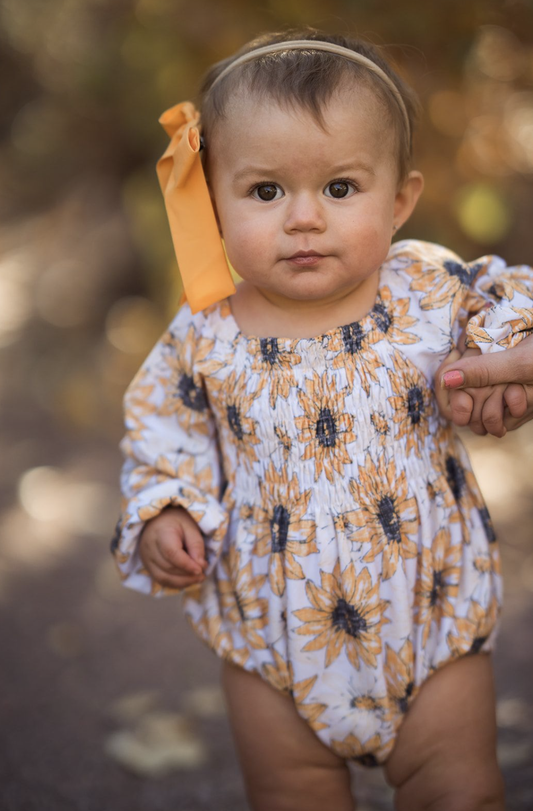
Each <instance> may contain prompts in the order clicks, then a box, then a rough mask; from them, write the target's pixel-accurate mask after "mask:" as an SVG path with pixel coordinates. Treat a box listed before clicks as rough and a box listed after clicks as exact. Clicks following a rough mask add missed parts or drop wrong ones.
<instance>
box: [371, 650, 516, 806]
mask: <svg viewBox="0 0 533 811" xmlns="http://www.w3.org/2000/svg"><path fill="white" fill-rule="evenodd" d="M385 775H386V777H387V780H388V781H389V782H390V783H391V785H392V786H394V788H395V789H396V796H395V802H396V808H397V811H423V809H430V808H431V810H432V811H482V809H483V811H504V808H505V804H504V788H503V778H502V775H501V772H500V769H499V767H498V763H497V760H496V714H495V696H494V683H493V676H492V661H491V657H490V655H488V654H483V653H482V654H477V655H473V656H465V657H463V658H461V659H458V660H456V661H454V662H451V663H450V664H447V665H445V666H444V667H443V668H442V669H441V670H438V671H437V672H436V673H434V674H433V675H432V676H430V678H429V679H428V680H427V682H425V684H423V685H422V687H421V689H420V692H419V693H418V695H417V697H416V698H415V700H414V701H413V703H412V705H411V707H410V709H409V711H408V713H407V715H406V717H405V720H404V721H403V724H402V726H401V727H400V730H399V733H398V737H397V740H396V745H395V747H394V749H393V752H392V754H391V756H390V757H389V759H388V761H387V763H386V765H385Z"/></svg>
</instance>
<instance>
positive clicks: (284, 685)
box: [261, 648, 327, 732]
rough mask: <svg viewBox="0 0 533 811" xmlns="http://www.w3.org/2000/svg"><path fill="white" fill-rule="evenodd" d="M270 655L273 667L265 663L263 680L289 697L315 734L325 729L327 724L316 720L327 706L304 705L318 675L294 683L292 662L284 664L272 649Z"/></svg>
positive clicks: (281, 658)
mask: <svg viewBox="0 0 533 811" xmlns="http://www.w3.org/2000/svg"><path fill="white" fill-rule="evenodd" d="M272 654H273V656H274V661H275V665H271V664H268V663H267V664H264V665H263V666H262V668H261V670H262V672H263V675H264V677H265V679H266V680H267V681H268V682H269V683H270V684H271V685H272V686H273V687H275V688H276V690H279V691H280V692H281V693H287V694H288V695H290V696H291V698H292V699H293V701H294V703H295V704H296V706H297V708H298V713H299V714H300V715H302V716H303V717H304V718H305V720H306V721H307V723H308V724H309V725H310V726H311V727H312V728H313V729H314V730H315V732H318V731H319V730H320V729H326V728H327V724H324V723H322V721H319V720H318V719H319V717H320V716H321V715H322V713H323V712H324V710H326V709H327V705H326V704H320V703H318V702H317V703H313V704H305V703H304V701H305V699H306V698H307V696H308V695H309V693H310V692H311V690H312V689H313V686H314V685H315V683H316V680H317V679H318V675H315V676H311V677H310V678H308V679H303V680H302V681H298V682H295V681H294V670H293V666H292V662H286V661H285V659H284V658H283V656H281V655H280V654H279V653H278V652H277V650H275V649H274V648H273V649H272Z"/></svg>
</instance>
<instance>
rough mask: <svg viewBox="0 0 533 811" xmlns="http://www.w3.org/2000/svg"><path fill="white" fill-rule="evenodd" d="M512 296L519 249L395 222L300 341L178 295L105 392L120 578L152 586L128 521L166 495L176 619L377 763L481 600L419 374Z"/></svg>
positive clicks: (487, 571) (528, 302)
mask: <svg viewBox="0 0 533 811" xmlns="http://www.w3.org/2000/svg"><path fill="white" fill-rule="evenodd" d="M532 313H533V270H532V269H531V268H529V267H526V266H520V267H514V268H509V267H507V266H506V265H505V263H504V262H503V260H501V259H500V258H498V257H493V256H487V257H482V258H481V259H479V260H476V261H475V262H470V263H465V262H463V261H462V260H461V259H460V258H459V257H458V256H457V255H456V254H454V253H453V252H451V251H449V250H448V249H446V248H443V247H441V246H439V245H433V244H430V243H425V242H419V241H415V240H404V241H402V242H398V243H396V244H394V245H393V246H392V247H391V250H390V253H389V255H388V257H387V259H386V261H385V262H384V264H383V265H382V267H381V268H380V270H379V287H378V295H377V298H376V301H375V303H374V306H373V308H372V310H371V311H370V312H369V313H368V314H367V315H366V316H364V317H363V318H362V319H360V320H359V321H356V322H352V323H349V324H345V325H341V326H339V327H336V328H334V329H332V330H330V331H328V332H327V333H325V334H323V335H319V336H317V337H315V338H309V339H307V338H306V339H294V338H281V337H271V338H266V337H258V336H250V335H244V334H243V333H242V332H241V330H240V329H239V327H238V325H237V323H236V321H235V319H234V318H233V315H232V312H231V300H228V299H226V300H224V301H223V302H220V303H217V304H214V305H212V306H211V307H209V308H207V309H205V310H203V311H202V312H199V313H197V314H196V315H193V314H192V313H191V310H190V308H189V306H188V305H184V306H183V307H182V308H181V310H180V312H179V313H178V315H177V316H176V318H175V319H174V321H173V322H172V324H171V325H170V326H169V328H168V330H167V332H166V333H165V335H164V336H163V337H162V339H161V340H160V342H159V343H158V344H157V345H156V347H154V349H153V351H152V352H151V354H150V355H149V356H148V358H147V359H146V361H145V363H144V364H143V366H142V367H141V369H140V370H139V372H138V374H137V376H136V378H135V379H134V381H133V382H132V384H131V385H130V387H129V389H128V391H127V393H126V396H125V414H126V428H127V432H126V435H125V437H124V439H123V441H122V444H121V447H122V450H123V453H124V457H125V461H124V466H123V470H122V477H121V483H122V491H123V512H122V515H121V517H120V520H119V522H118V525H117V531H116V535H115V539H114V542H113V550H114V553H115V557H116V561H117V564H118V568H119V571H120V574H121V577H122V578H123V581H124V583H125V585H127V586H129V587H131V588H134V589H136V590H139V591H143V592H145V593H152V594H155V595H163V594H166V593H171V591H170V590H168V589H163V588H162V587H160V586H159V585H158V584H157V583H154V582H152V581H151V579H150V577H149V574H148V572H147V571H146V570H144V569H143V566H142V563H141V561H140V558H139V555H138V541H139V535H140V533H141V531H142V529H143V526H144V524H145V522H146V521H147V520H149V519H150V518H153V517H155V516H156V515H158V514H159V513H160V512H161V510H163V509H164V508H165V507H166V506H168V505H176V506H181V507H184V508H185V509H187V510H188V512H189V513H190V515H192V517H193V518H194V519H195V520H196V521H197V523H198V526H199V527H200V530H201V531H202V533H203V536H204V539H205V548H206V559H207V562H208V568H207V572H206V575H207V576H206V579H205V581H204V582H203V583H201V584H198V585H193V586H189V587H187V588H185V589H183V590H182V598H183V607H184V610H185V614H186V616H187V618H188V620H189V622H190V624H191V626H192V628H193V629H194V631H195V632H196V633H197V634H198V636H199V637H200V638H201V639H202V640H203V641H204V642H205V643H206V644H207V645H209V647H210V648H211V649H212V650H213V651H215V653H216V654H217V655H218V656H220V657H222V658H224V659H226V660H228V661H230V662H232V663H234V664H236V665H239V666H241V667H243V668H245V669H247V670H250V671H253V672H257V673H259V674H260V675H261V676H262V677H263V678H264V679H266V680H267V681H268V682H269V683H270V684H272V685H273V686H274V687H275V688H276V689H278V690H280V691H283V692H285V693H287V695H290V696H291V697H292V699H293V701H294V703H295V707H296V709H297V711H298V712H299V713H300V715H301V716H302V717H303V718H304V719H305V720H306V721H307V723H308V724H309V725H310V727H311V728H312V729H313V730H314V732H315V733H316V734H317V736H319V738H320V739H321V740H322V741H323V742H324V743H325V744H326V745H327V746H329V747H330V748H331V749H333V750H334V751H335V752H337V753H338V754H340V755H341V756H342V757H345V758H348V759H353V760H356V761H358V762H360V763H362V764H364V765H367V766H371V765H376V764H379V763H383V762H384V761H385V760H386V759H387V757H388V755H389V754H390V752H391V750H392V747H393V745H394V741H395V739H396V735H397V733H398V730H399V728H400V726H401V724H402V721H403V719H404V717H405V713H406V712H407V710H408V708H409V706H410V704H411V702H412V701H413V699H414V697H415V696H416V695H417V693H418V691H419V689H420V687H421V685H422V684H423V683H424V682H425V681H426V679H427V678H428V677H429V676H430V675H431V674H432V673H434V672H435V671H436V670H437V669H439V668H440V667H442V666H443V665H445V664H446V663H448V662H450V661H452V660H453V659H455V658H458V657H460V656H464V655H467V654H473V653H478V652H485V651H490V650H492V648H493V647H494V644H495V640H496V636H497V631H498V616H499V612H500V608H501V603H502V584H501V571H500V567H501V564H500V553H499V549H498V543H497V541H496V537H495V535H494V531H493V528H492V524H491V521H490V517H489V513H488V511H487V508H486V505H485V503H484V501H483V498H482V495H481V493H480V491H479V487H478V485H477V482H476V480H475V477H474V474H473V472H472V469H471V466H470V462H469V460H468V456H467V454H466V451H465V449H464V448H463V446H462V444H461V442H460V440H459V438H458V437H457V436H456V434H455V432H454V430H453V426H451V424H449V423H448V422H447V421H446V420H445V419H444V418H443V417H441V416H440V415H439V412H438V408H437V405H436V400H435V395H434V391H433V386H434V378H435V373H436V371H437V369H438V368H439V366H440V364H441V363H442V361H443V360H444V359H445V358H446V357H447V356H448V354H449V352H450V351H451V349H453V348H454V346H456V345H457V342H458V339H459V335H460V333H461V330H462V329H464V328H465V327H466V330H467V334H468V336H469V340H470V341H471V342H474V343H476V345H478V346H479V347H480V348H481V350H482V351H484V352H487V351H500V350H501V349H502V348H505V347H506V346H509V345H512V344H514V343H515V342H517V341H520V340H522V339H523V338H524V337H526V336H527V335H530V334H532V329H531V323H532V322H531V315H532ZM481 314H482V316H483V320H482V318H480V315H481Z"/></svg>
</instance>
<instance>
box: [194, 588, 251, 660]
mask: <svg viewBox="0 0 533 811" xmlns="http://www.w3.org/2000/svg"><path fill="white" fill-rule="evenodd" d="M203 587H204V586H203V584H199V585H197V586H195V587H194V588H192V587H190V588H188V589H187V591H186V592H185V595H184V596H185V599H186V601H188V600H195V601H196V602H198V603H201V592H202V590H203ZM194 589H196V590H197V591H195V590H194ZM185 616H186V618H187V620H188V622H189V624H190V626H191V627H192V629H193V631H195V633H196V634H198V636H199V637H200V638H201V639H203V640H204V642H206V643H207V644H208V645H209V647H210V648H212V649H213V650H214V651H216V652H217V654H218V655H219V656H221V657H223V658H224V659H228V660H229V661H231V662H235V663H237V664H239V665H240V666H241V667H243V666H244V664H245V662H247V661H248V659H249V658H250V652H249V650H248V649H247V648H236V647H235V645H234V642H233V639H232V637H231V634H230V633H229V631H225V630H223V626H222V619H221V617H220V616H219V615H218V614H208V613H207V612H206V613H204V614H202V616H201V617H200V619H199V620H197V621H195V620H194V618H193V616H192V614H191V613H190V611H187V610H185Z"/></svg>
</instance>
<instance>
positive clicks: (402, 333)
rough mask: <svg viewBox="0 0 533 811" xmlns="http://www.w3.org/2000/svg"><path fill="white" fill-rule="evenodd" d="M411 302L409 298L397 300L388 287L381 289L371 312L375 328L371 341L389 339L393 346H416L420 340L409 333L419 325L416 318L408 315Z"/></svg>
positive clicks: (372, 331)
mask: <svg viewBox="0 0 533 811" xmlns="http://www.w3.org/2000/svg"><path fill="white" fill-rule="evenodd" d="M409 305H410V300H409V299H408V298H402V299H395V298H394V297H393V295H392V293H391V291H390V288H389V287H387V285H384V286H383V287H381V288H380V291H379V296H378V299H377V301H376V303H375V304H374V306H373V308H372V310H371V313H370V315H371V317H372V320H373V322H374V328H373V329H372V330H371V333H370V335H371V339H372V340H376V341H379V340H380V339H382V338H387V340H388V341H390V342H391V343H393V344H404V345H407V344H416V343H418V341H420V338H419V337H418V336H416V335H413V333H412V332H407V330H408V329H410V328H411V327H414V326H415V325H416V324H417V319H416V318H415V317H414V316H411V315H407V313H408V312H409Z"/></svg>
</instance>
